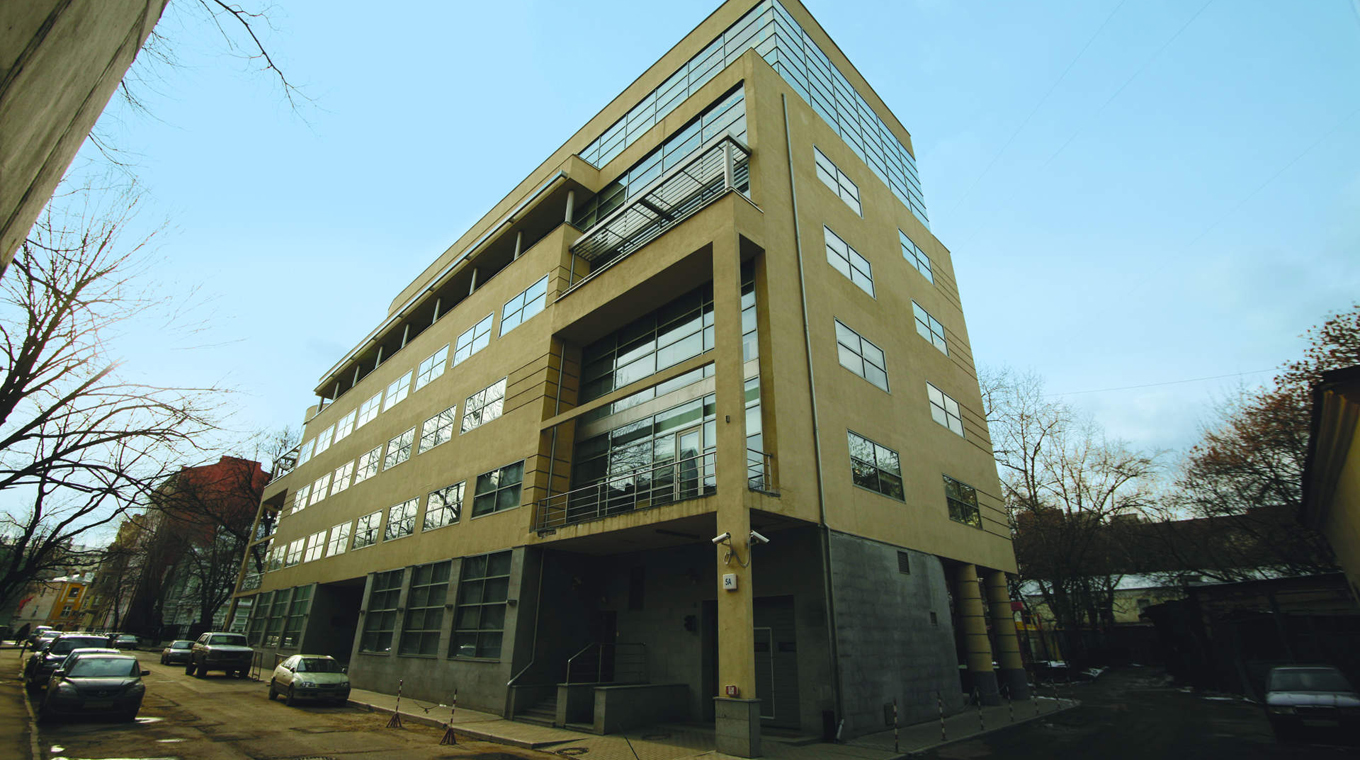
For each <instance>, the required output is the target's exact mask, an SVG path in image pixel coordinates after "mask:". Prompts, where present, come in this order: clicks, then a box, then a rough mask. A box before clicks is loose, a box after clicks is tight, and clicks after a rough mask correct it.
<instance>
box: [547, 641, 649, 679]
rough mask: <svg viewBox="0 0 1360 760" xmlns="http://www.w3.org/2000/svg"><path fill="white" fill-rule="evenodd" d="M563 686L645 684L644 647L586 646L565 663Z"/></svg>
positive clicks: (645, 656) (605, 644)
mask: <svg viewBox="0 0 1360 760" xmlns="http://www.w3.org/2000/svg"><path fill="white" fill-rule="evenodd" d="M566 683H620V684H623V683H647V645H646V644H627V643H620V642H606V643H598V644H587V645H586V646H585V647H583V648H582V649H581V651H579V652H577V653H576V654H574V655H572V656H571V657H570V658H569V659H568V660H567V680H566Z"/></svg>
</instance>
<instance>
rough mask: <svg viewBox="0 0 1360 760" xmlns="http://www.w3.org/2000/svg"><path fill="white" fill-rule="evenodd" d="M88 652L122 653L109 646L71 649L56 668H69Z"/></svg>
mask: <svg viewBox="0 0 1360 760" xmlns="http://www.w3.org/2000/svg"><path fill="white" fill-rule="evenodd" d="M90 654H122V652H120V651H118V650H117V649H113V648H111V647H81V648H80V649H72V650H71V653H70V654H68V655H66V659H64V660H62V661H61V664H60V665H58V666H57V670H70V669H71V665H72V664H74V663H75V661H76V660H79V659H80V658H81V657H84V656H85V655H90Z"/></svg>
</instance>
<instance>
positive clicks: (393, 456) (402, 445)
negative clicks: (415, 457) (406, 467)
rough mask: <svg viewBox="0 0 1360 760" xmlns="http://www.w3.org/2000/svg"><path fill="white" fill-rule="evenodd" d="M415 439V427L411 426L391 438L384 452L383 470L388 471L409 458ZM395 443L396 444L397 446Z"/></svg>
mask: <svg viewBox="0 0 1360 760" xmlns="http://www.w3.org/2000/svg"><path fill="white" fill-rule="evenodd" d="M415 441H416V429H415V428H411V429H410V430H407V431H406V432H404V433H402V434H400V435H398V436H397V437H395V438H393V439H391V440H389V441H388V442H387V450H386V452H385V453H384V454H383V462H382V464H383V466H382V471H383V472H387V471H388V470H390V469H392V468H393V467H396V466H397V465H399V464H401V463H403V462H405V461H407V460H409V459H410V458H411V449H412V448H414V446H415ZM393 444H395V446H394V445H393Z"/></svg>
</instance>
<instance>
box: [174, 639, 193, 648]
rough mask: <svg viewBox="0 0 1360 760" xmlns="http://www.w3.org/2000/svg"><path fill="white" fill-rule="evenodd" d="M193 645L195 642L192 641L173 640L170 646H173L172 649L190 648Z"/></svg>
mask: <svg viewBox="0 0 1360 760" xmlns="http://www.w3.org/2000/svg"><path fill="white" fill-rule="evenodd" d="M193 645H194V642H192V641H172V642H170V648H171V649H188V648H190V647H192V646H193Z"/></svg>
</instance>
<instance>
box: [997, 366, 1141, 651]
mask: <svg viewBox="0 0 1360 760" xmlns="http://www.w3.org/2000/svg"><path fill="white" fill-rule="evenodd" d="M980 385H981V387H982V393H983V403H984V407H985V410H986V413H987V423H988V428H989V430H990V431H991V434H992V440H993V445H994V447H995V456H996V461H997V464H998V465H999V466H1000V474H1001V485H1002V492H1003V495H1004V498H1005V501H1006V505H1007V509H1008V512H1009V515H1010V519H1011V527H1012V531H1013V537H1014V543H1015V553H1016V560H1017V562H1018V564H1019V570H1020V573H1019V575H1020V579H1019V580H1020V584H1021V585H1022V586H1026V585H1027V586H1030V587H1031V588H1035V589H1037V590H1038V592H1039V594H1040V596H1041V597H1042V598H1043V600H1044V603H1045V605H1046V606H1047V607H1048V609H1049V610H1050V612H1051V614H1052V615H1053V617H1054V619H1055V620H1056V622H1057V623H1058V624H1059V626H1061V627H1062V628H1063V630H1064V632H1065V633H1066V638H1067V651H1068V654H1069V656H1076V657H1080V656H1081V655H1082V654H1083V653H1084V651H1085V644H1084V641H1083V639H1082V638H1081V637H1080V636H1078V635H1076V634H1077V633H1078V632H1079V631H1082V630H1101V629H1104V628H1106V627H1108V626H1109V625H1111V624H1112V623H1113V618H1112V614H1113V613H1112V606H1113V601H1114V591H1115V589H1116V587H1117V586H1118V583H1119V580H1120V578H1121V576H1122V574H1123V572H1124V571H1125V568H1127V567H1128V566H1129V563H1128V559H1129V558H1128V557H1127V556H1126V554H1125V553H1126V551H1127V549H1128V544H1127V543H1126V542H1124V541H1121V540H1120V537H1121V533H1122V532H1123V530H1124V529H1125V526H1126V524H1127V520H1128V519H1129V518H1136V517H1139V516H1141V515H1143V514H1144V513H1145V512H1146V511H1147V510H1148V509H1149V508H1150V507H1151V505H1152V502H1153V486H1154V477H1155V475H1156V472H1157V455H1155V454H1146V453H1142V452H1139V451H1135V450H1133V449H1131V448H1130V447H1129V446H1128V445H1126V444H1124V443H1122V442H1118V441H1110V440H1108V439H1106V438H1105V436H1104V434H1103V432H1102V431H1101V430H1100V429H1099V428H1098V427H1097V426H1096V425H1095V423H1094V422H1092V421H1091V420H1090V419H1088V418H1084V417H1082V416H1081V415H1079V414H1077V413H1076V412H1075V411H1074V410H1073V409H1072V408H1071V407H1069V406H1068V405H1066V404H1065V403H1062V402H1060V401H1056V400H1053V399H1051V398H1049V397H1046V396H1045V395H1044V384H1043V381H1042V379H1040V378H1039V377H1038V376H1037V375H1034V374H1027V375H1021V374H1017V373H1015V372H1013V371H1011V370H1007V369H1002V370H991V371H984V372H983V373H982V377H981V378H980Z"/></svg>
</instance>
